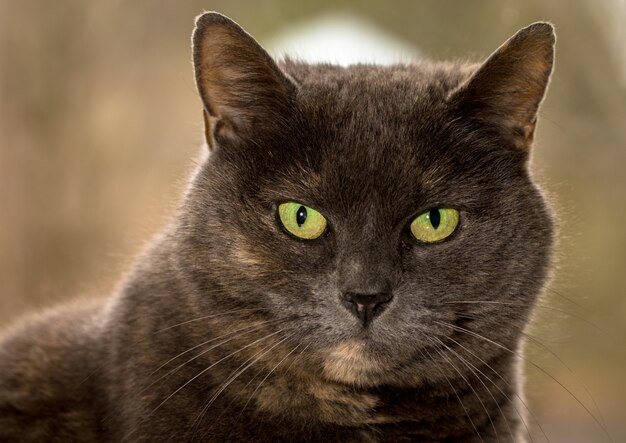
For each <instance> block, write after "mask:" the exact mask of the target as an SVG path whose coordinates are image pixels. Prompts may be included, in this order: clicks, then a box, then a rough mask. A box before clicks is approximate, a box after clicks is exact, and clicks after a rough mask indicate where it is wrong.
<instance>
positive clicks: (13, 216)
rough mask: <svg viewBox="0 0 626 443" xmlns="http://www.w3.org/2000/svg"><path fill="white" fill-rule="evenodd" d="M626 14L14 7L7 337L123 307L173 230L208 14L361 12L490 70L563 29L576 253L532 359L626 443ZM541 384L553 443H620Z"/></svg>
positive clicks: (427, 8) (287, 19) (5, 255)
mask: <svg viewBox="0 0 626 443" xmlns="http://www.w3.org/2000/svg"><path fill="white" fill-rule="evenodd" d="M625 8H626V6H625V5H624V2H623V0H598V1H592V0H588V1H583V0H572V1H569V2H555V1H554V2H545V1H540V0H524V1H522V0H518V1H512V0H506V1H500V2H494V1H487V0H483V1H466V2H453V1H436V0H427V1H419V2H418V1H409V0H404V1H393V2H390V1H387V2H383V1H361V2H359V3H358V4H357V3H354V2H348V1H345V0H333V1H327V0H318V1H310V2H295V1H287V0H283V1H278V0H274V1H264V2H262V3H259V2H252V1H248V2H244V1H239V2H233V1H225V0H222V1H209V0H207V1H204V2H200V1H180V2H165V1H162V0H161V1H134V2H130V1H122V0H112V1H106V2H85V1H81V0H61V1H55V2H49V1H43V0H40V1H33V0H22V1H19V2H15V1H9V0H0V56H1V59H0V60H1V65H0V325H4V324H7V323H8V322H9V321H12V320H13V319H14V318H15V317H17V316H19V315H22V314H23V313H25V312H27V311H29V310H33V309H35V308H40V307H42V306H47V305H50V304H53V303H57V302H58V301H61V300H65V299H69V298H72V297H77V296H92V295H100V294H106V293H109V292H111V291H112V290H113V288H114V285H115V283H116V282H117V281H118V280H119V279H120V275H122V273H123V271H124V269H125V268H126V267H127V265H128V264H129V263H130V262H131V261H132V257H133V255H134V254H136V253H137V252H138V251H140V250H141V248H142V246H143V244H144V243H145V242H146V241H148V239H149V238H150V237H151V235H152V234H153V233H154V232H155V231H157V230H158V228H159V226H161V225H162V224H163V223H164V222H165V221H166V220H167V218H168V217H169V216H171V214H172V210H173V209H175V207H176V204H177V200H178V198H179V196H180V192H181V190H182V189H183V188H184V186H185V180H186V177H187V175H188V172H189V171H190V170H191V169H192V168H193V163H194V158H196V157H197V155H198V151H199V145H200V144H201V141H202V130H201V116H200V105H199V102H198V100H197V98H196V95H195V90H194V85H193V78H192V73H191V65H190V53H189V35H190V32H191V28H192V24H193V17H194V16H195V15H197V14H198V13H200V12H202V11H203V10H209V9H212V10H218V11H220V12H223V13H225V14H227V15H229V16H231V17H232V18H234V19H235V20H237V21H238V22H239V23H241V24H242V25H243V26H244V27H245V28H246V29H247V30H248V31H249V32H250V33H252V34H253V35H254V36H255V37H257V38H259V39H260V40H261V42H263V40H264V39H268V38H270V37H271V36H272V35H273V34H274V33H275V32H276V31H278V30H280V29H281V28H282V27H284V26H285V25H288V24H292V23H295V22H298V21H301V20H306V19H309V18H311V17H313V16H315V15H317V14H322V13H324V14H326V13H329V12H332V11H340V12H346V11H347V12H353V13H357V14H358V15H360V16H361V17H364V18H366V19H368V20H369V21H371V22H373V23H375V24H376V25H378V26H380V27H382V28H384V29H387V30H388V31H389V32H390V33H391V34H393V35H394V36H396V37H399V38H401V39H404V40H405V41H407V42H410V43H413V44H415V45H416V46H417V47H418V48H420V50H421V51H423V53H424V54H426V55H427V56H431V57H434V58H437V59H446V58H453V57H464V58H467V57H468V54H469V55H470V56H472V58H474V59H480V58H482V57H484V56H486V55H487V54H488V53H489V52H491V51H492V50H493V49H495V48H496V47H497V46H498V45H499V44H500V43H501V42H502V41H504V39H505V38H507V37H508V36H509V35H511V34H513V33H514V32H515V31H516V30H517V29H518V28H520V27H522V26H524V25H527V24H528V23H530V22H533V21H536V20H549V21H552V22H553V23H555V25H556V27H557V33H558V48H557V67H556V71H555V74H554V77H553V82H552V85H551V88H550V92H549V95H548V98H547V100H546V102H545V103H544V106H543V109H542V113H541V121H540V124H539V130H538V134H537V139H538V143H537V146H536V151H535V154H534V162H533V168H534V171H535V174H536V175H537V176H538V178H539V181H540V182H542V183H543V184H544V185H545V187H546V189H547V192H548V194H549V195H550V197H551V199H552V200H554V202H555V205H556V207H557V214H558V215H557V216H558V219H559V223H560V225H561V236H560V247H559V266H558V269H557V271H556V272H555V280H554V283H553V285H552V289H551V290H550V291H548V292H547V293H546V297H545V300H544V303H543V306H544V307H542V308H540V309H539V310H538V314H537V316H536V320H535V325H534V327H533V328H532V330H531V331H530V334H532V336H533V337H537V339H538V340H540V341H541V343H543V344H545V346H547V347H549V349H547V348H545V347H542V346H540V345H537V343H535V342H534V341H533V340H531V341H530V342H529V343H528V345H527V350H528V356H529V357H528V358H529V360H532V361H533V362H535V363H537V364H538V365H540V366H541V367H543V368H546V370H547V371H548V372H550V374H552V375H553V376H554V377H555V378H556V379H558V380H559V381H560V382H562V383H563V384H564V385H566V386H568V389H570V390H571V391H572V393H573V394H574V395H576V397H578V398H579V399H580V401H582V402H583V403H585V405H587V407H588V408H589V409H590V411H591V412H592V413H593V414H594V415H598V409H600V410H601V411H602V413H603V415H604V418H605V419H606V420H607V422H608V425H609V427H610V428H611V431H612V433H613V437H614V438H615V439H616V440H618V441H619V440H620V439H621V438H623V440H621V441H626V431H624V427H625V426H626V425H624V423H623V422H624V420H623V419H624V418H626V413H625V412H624V411H626V376H625V375H624V374H625V373H626V361H625V356H624V348H625V346H624V345H625V343H624V337H626V321H625V320H626V293H625V290H626V230H625V226H626V173H625V172H624V168H625V167H626V11H625ZM591 323H592V324H593V325H591ZM552 351H554V353H555V354H557V355H558V357H559V358H561V359H563V360H564V361H566V362H567V363H568V364H569V367H570V368H571V369H572V371H569V370H568V369H567V368H566V367H564V366H563V365H562V364H561V363H560V362H559V361H558V359H557V358H556V357H555V356H554V355H553V354H552V353H551V352H552ZM527 367H528V381H527V385H528V390H529V395H530V397H531V405H532V409H533V411H534V412H535V415H537V416H538V418H539V420H540V421H541V422H542V424H543V425H544V429H545V430H546V432H547V433H548V435H549V436H550V438H551V440H552V441H603V437H602V434H601V432H600V431H599V427H598V426H596V425H595V424H594V420H593V419H592V418H591V417H590V415H589V414H588V413H587V412H586V411H585V409H584V408H582V407H581V406H580V404H578V401H577V400H576V399H574V398H573V397H572V396H571V395H570V394H569V393H568V392H567V391H566V390H564V389H563V388H561V387H560V386H559V385H558V384H557V383H556V382H554V380H552V379H551V378H550V377H548V376H546V375H545V374H544V373H542V372H541V371H540V370H538V369H537V368H536V367H535V366H534V365H533V364H530V363H529V364H527ZM583 385H585V386H587V388H588V389H589V391H590V392H592V393H593V394H594V398H595V400H594V399H591V398H590V396H589V395H588V393H587V392H586V390H585V389H586V388H584V387H582V386H583Z"/></svg>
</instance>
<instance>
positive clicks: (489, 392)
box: [433, 337, 532, 441]
mask: <svg viewBox="0 0 626 443" xmlns="http://www.w3.org/2000/svg"><path fill="white" fill-rule="evenodd" d="M433 339H434V340H436V341H437V342H438V343H439V344H441V346H443V347H444V348H446V349H447V350H448V351H450V352H451V353H452V354H453V355H454V356H456V357H457V358H458V359H459V361H460V362H461V363H463V364H464V365H465V367H466V368H468V369H469V370H470V372H471V373H472V374H473V375H474V377H476V379H477V380H478V381H479V382H480V383H481V384H482V385H483V387H484V388H485V390H486V391H487V393H488V394H489V396H490V397H491V399H492V400H493V402H494V403H495V405H496V407H497V408H498V411H500V415H501V416H502V418H503V419H504V423H505V424H506V427H507V429H508V431H509V435H510V436H511V441H514V440H515V438H514V437H513V431H512V430H511V426H510V424H509V420H508V419H507V417H506V416H505V415H504V412H503V411H502V408H500V404H499V403H498V401H497V400H496V398H495V397H494V396H493V394H492V392H491V390H490V389H489V388H488V387H487V385H486V384H485V383H484V382H483V380H482V379H481V378H480V377H479V376H478V375H477V373H476V371H478V372H480V374H481V375H482V376H483V377H485V378H486V379H488V380H490V379H489V377H487V376H486V375H485V374H484V373H483V372H482V371H481V370H480V369H478V368H476V367H475V366H474V365H472V364H471V363H469V362H468V361H467V360H466V359H465V358H463V357H462V356H461V355H460V354H459V353H458V352H456V351H455V350H454V349H452V348H451V347H450V346H448V345H446V344H445V343H444V342H443V341H441V340H440V339H438V338H436V337H433ZM474 369H476V370H474ZM490 381H491V380H490ZM496 387H497V386H496ZM487 415H489V414H487ZM491 424H492V426H493V422H491ZM493 428H494V432H495V434H496V439H498V441H500V438H499V436H498V433H497V432H496V430H495V426H493ZM531 439H532V438H531Z"/></svg>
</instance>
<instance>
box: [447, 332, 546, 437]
mask: <svg viewBox="0 0 626 443" xmlns="http://www.w3.org/2000/svg"><path fill="white" fill-rule="evenodd" d="M446 338H447V339H448V340H450V341H452V342H454V343H455V344H457V345H458V346H459V347H461V348H463V349H464V350H465V351H467V352H468V353H470V354H471V355H472V356H473V357H474V358H476V359H477V360H478V361H479V362H481V363H482V364H484V365H485V366H487V367H488V368H489V369H490V370H491V371H492V372H493V373H494V374H495V375H496V376H497V377H498V378H499V379H500V380H502V381H503V382H504V383H508V382H507V381H506V380H505V379H504V377H502V375H500V373H499V372H498V371H496V370H495V369H494V368H493V366H491V365H490V364H489V363H487V362H486V361H485V360H483V359H482V358H480V357H479V356H478V355H476V354H475V353H474V352H472V351H471V350H470V349H467V348H466V347H465V346H463V345H462V344H461V343H459V342H458V341H456V340H455V339H453V338H452V337H446ZM477 370H478V371H480V370H479V369H477ZM486 378H487V379H488V380H489V381H491V383H493V385H494V386H495V387H496V389H498V390H499V391H500V392H501V393H502V394H503V395H504V396H505V397H506V398H507V399H508V400H509V401H511V398H510V397H509V396H508V395H507V394H506V393H505V392H504V391H502V389H500V387H499V386H498V385H497V384H495V383H494V382H493V380H491V378H489V377H486ZM514 395H515V396H516V397H517V398H518V400H519V401H520V402H521V403H522V405H523V406H524V408H525V409H526V410H527V411H528V413H529V414H530V416H531V418H532V419H533V420H534V422H535V424H536V425H537V427H539V430H540V431H541V433H542V434H543V436H544V437H545V439H546V440H547V441H548V442H549V441H550V439H549V438H548V436H547V435H546V433H545V431H544V430H543V427H542V426H541V423H540V422H539V420H538V419H537V417H536V416H535V414H534V413H533V411H531V409H530V408H529V407H528V405H527V404H526V402H525V401H524V399H523V398H522V397H521V396H520V395H519V394H517V393H515V394H514ZM514 408H515V411H516V412H517V414H518V415H519V417H520V419H521V420H522V423H523V424H524V427H525V428H526V432H527V433H528V436H529V437H530V439H531V441H532V440H533V438H532V435H531V432H530V429H529V428H528V425H527V424H526V421H525V420H524V417H523V415H521V414H520V412H519V411H518V409H517V408H516V407H515V406H514Z"/></svg>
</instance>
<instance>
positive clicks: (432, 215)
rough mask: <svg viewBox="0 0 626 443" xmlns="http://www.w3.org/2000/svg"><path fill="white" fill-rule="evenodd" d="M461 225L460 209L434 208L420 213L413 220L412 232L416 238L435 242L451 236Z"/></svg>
mask: <svg viewBox="0 0 626 443" xmlns="http://www.w3.org/2000/svg"><path fill="white" fill-rule="evenodd" d="M458 225H459V211H457V210H456V209H450V208H433V209H429V210H428V211H426V212H423V213H421V214H420V215H418V216H417V217H416V218H415V220H413V221H412V222H411V234H413V237H415V239H416V240H418V241H421V242H426V243H433V242H436V241H439V240H443V239H444V238H446V237H449V236H450V235H451V234H452V233H453V232H454V230H455V229H456V227H457V226H458Z"/></svg>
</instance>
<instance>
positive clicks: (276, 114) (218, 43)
mask: <svg viewBox="0 0 626 443" xmlns="http://www.w3.org/2000/svg"><path fill="white" fill-rule="evenodd" d="M192 44H193V63H194V70H195V76H196V85H197V88H198V92H199V94H200V97H201V98H202V102H203V105H204V114H205V115H204V121H205V134H206V138H207V143H208V144H209V146H210V147H214V145H215V143H216V142H218V141H219V139H220V138H227V139H239V138H242V137H245V136H247V135H250V134H252V133H253V132H257V131H263V130H267V129H269V128H270V127H271V126H272V123H275V122H277V121H279V120H280V119H283V118H285V116H288V115H289V112H290V108H291V105H292V101H293V97H294V96H295V89H296V88H295V85H294V83H293V82H292V81H291V80H290V79H289V78H288V77H287V76H286V75H285V74H284V73H283V72H282V71H281V70H280V68H279V67H278V66H277V65H276V63H275V62H274V60H273V59H272V58H271V56H270V55H269V54H268V53H267V52H266V51H265V50H264V49H263V48H262V47H261V46H260V45H259V44H258V43H257V42H256V40H254V39H253V38H252V37H251V36H250V35H249V34H248V33H247V32H245V31H244V30H243V29H242V28H241V27H240V26H239V25H237V24H236V23H235V22H233V21H232V20H230V19H229V18H227V17H225V16H223V15H221V14H218V13H216V12H207V13H205V14H202V15H200V16H199V17H198V18H197V19H196V27H195V29H194V32H193V36H192Z"/></svg>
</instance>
